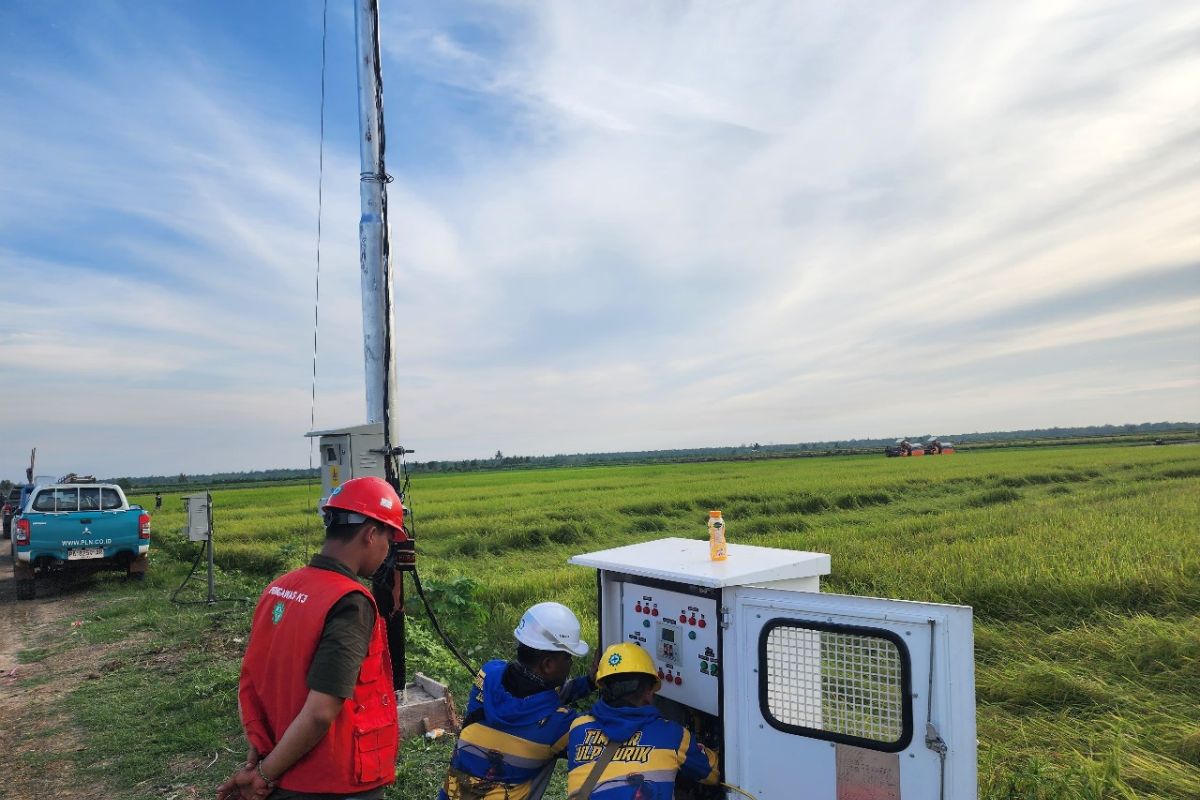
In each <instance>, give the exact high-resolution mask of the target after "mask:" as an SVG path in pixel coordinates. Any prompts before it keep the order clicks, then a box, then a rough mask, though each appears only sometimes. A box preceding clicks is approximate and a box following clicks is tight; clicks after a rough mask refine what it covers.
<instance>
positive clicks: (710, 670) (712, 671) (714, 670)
mask: <svg viewBox="0 0 1200 800" xmlns="http://www.w3.org/2000/svg"><path fill="white" fill-rule="evenodd" d="M708 674H709V675H713V676H716V674H717V665H716V664H712V665H711V666H709V668H708Z"/></svg>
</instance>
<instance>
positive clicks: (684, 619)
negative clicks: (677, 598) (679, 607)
mask: <svg viewBox="0 0 1200 800" xmlns="http://www.w3.org/2000/svg"><path fill="white" fill-rule="evenodd" d="M679 621H680V622H682V623H684V624H686V623H687V614H683V613H681V614H680V615H679Z"/></svg>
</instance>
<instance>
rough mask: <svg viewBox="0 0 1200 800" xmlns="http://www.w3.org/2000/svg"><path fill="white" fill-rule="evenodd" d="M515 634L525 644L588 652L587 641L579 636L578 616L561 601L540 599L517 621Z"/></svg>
mask: <svg viewBox="0 0 1200 800" xmlns="http://www.w3.org/2000/svg"><path fill="white" fill-rule="evenodd" d="M513 636H515V637H516V639H517V641H518V642H520V643H521V644H523V645H525V646H526V647H532V648H533V649H534V650H550V651H558V652H562V653H570V654H571V655H573V656H586V655H587V653H588V644H587V642H585V641H583V640H582V639H580V638H579V620H578V619H577V618H576V617H575V614H574V613H572V611H571V609H569V608H567V607H566V606H564V605H563V604H562V603H538V604H537V605H536V606H533V607H532V608H530V609H529V610H528V611H526V612H525V613H524V614H522V615H521V621H520V622H519V623H517V627H516V630H514V631H513Z"/></svg>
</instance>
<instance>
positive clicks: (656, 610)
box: [650, 606, 658, 617]
mask: <svg viewBox="0 0 1200 800" xmlns="http://www.w3.org/2000/svg"><path fill="white" fill-rule="evenodd" d="M650 616H652V617H657V616H658V606H655V607H654V608H652V609H651V610H650Z"/></svg>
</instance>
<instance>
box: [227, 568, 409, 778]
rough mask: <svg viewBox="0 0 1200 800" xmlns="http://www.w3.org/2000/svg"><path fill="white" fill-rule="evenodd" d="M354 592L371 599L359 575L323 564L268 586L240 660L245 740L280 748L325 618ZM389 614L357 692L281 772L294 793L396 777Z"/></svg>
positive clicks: (263, 748)
mask: <svg viewBox="0 0 1200 800" xmlns="http://www.w3.org/2000/svg"><path fill="white" fill-rule="evenodd" d="M350 592H362V593H363V594H364V595H366V596H367V597H368V598H370V599H371V605H372V606H374V605H375V600H374V598H372V597H371V595H370V593H368V592H367V591H366V590H365V589H364V588H363V587H362V584H360V583H359V582H358V581H356V580H353V579H351V578H348V577H346V576H345V575H341V574H339V573H336V572H332V571H330V570H327V569H319V568H317V567H302V568H300V569H298V570H294V571H293V572H289V573H288V574H286V575H284V576H282V577H280V578H278V579H277V580H276V581H275V582H274V583H272V584H271V585H270V586H268V587H267V588H266V590H265V591H264V592H263V594H262V597H261V598H259V601H258V606H257V607H256V608H255V609H254V620H253V622H252V623H251V627H250V643H249V645H248V646H247V647H246V657H245V659H243V661H242V674H241V680H240V681H239V685H238V703H239V705H240V707H241V712H242V727H243V728H245V730H246V738H247V739H249V740H250V744H252V745H253V746H254V749H255V750H257V751H258V752H259V754H260V756H261V757H263V758H265V757H266V755H267V754H268V753H270V752H271V750H272V749H274V747H275V745H276V744H277V743H278V742H279V739H280V738H281V737H282V736H283V732H284V731H285V730H287V726H288V725H289V724H291V722H292V720H294V719H295V718H296V716H297V715H298V714H299V713H300V709H301V708H302V707H303V706H304V701H305V700H306V699H307V697H308V691H309V689H308V685H307V678H308V669H309V665H310V664H311V663H312V658H313V654H314V653H315V652H316V649H317V643H318V642H319V641H320V639H321V632H322V631H323V630H324V628H325V617H326V615H327V614H328V613H329V610H330V609H331V608H333V606H334V604H335V603H336V602H337V601H338V600H340V599H341V598H343V597H345V596H346V595H347V594H349V593H350ZM384 630H385V628H384V622H383V618H382V617H381V616H380V615H379V609H378V608H376V609H375V629H374V630H373V631H372V632H371V644H370V646H369V647H368V648H367V656H366V658H365V659H363V663H362V668H361V669H360V670H359V674H358V682H357V683H356V684H355V686H354V696H353V697H351V698H348V699H347V700H346V701H345V702H344V703H343V705H342V711H341V713H340V714H339V715H338V716H337V718H336V719H335V720H334V721H333V724H332V725H331V726H330V727H329V731H328V732H327V733H326V734H325V737H324V738H323V739H321V741H319V742H317V744H316V745H315V746H314V747H313V749H312V750H310V751H308V753H306V754H305V755H304V756H303V757H301V758H300V760H299V761H297V762H296V763H295V764H294V765H293V766H292V767H291V769H289V770H288V771H287V772H285V773H284V774H283V775H282V776H281V777H280V778H279V781H278V782H279V786H281V787H282V788H284V789H288V790H290V791H294V792H328V793H331V794H353V793H354V792H362V791H366V790H368V789H373V788H375V787H376V786H383V785H385V784H389V783H392V782H393V781H394V780H395V779H396V751H397V749H398V747H399V744H400V727H399V723H398V722H397V719H396V700H395V691H394V688H393V686H392V659H391V656H390V654H389V653H388V647H387V636H386V635H385V633H384Z"/></svg>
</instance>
